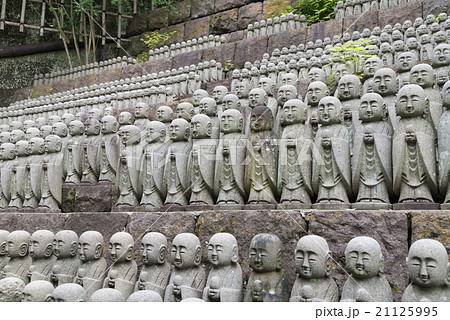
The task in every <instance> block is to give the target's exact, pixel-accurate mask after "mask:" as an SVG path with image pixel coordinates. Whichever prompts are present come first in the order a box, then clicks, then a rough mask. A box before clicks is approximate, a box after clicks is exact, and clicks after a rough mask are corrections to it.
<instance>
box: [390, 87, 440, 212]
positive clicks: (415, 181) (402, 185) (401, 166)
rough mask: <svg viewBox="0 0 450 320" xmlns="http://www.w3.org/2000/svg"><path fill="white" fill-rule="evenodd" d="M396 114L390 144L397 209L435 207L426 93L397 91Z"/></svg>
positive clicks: (432, 145)
mask: <svg viewBox="0 0 450 320" xmlns="http://www.w3.org/2000/svg"><path fill="white" fill-rule="evenodd" d="M397 96H398V98H397V106H396V107H397V114H398V115H399V116H400V120H399V122H398V125H397V128H396V129H395V130H394V136H393V140H392V150H393V153H392V163H393V184H394V193H395V194H396V195H398V196H399V200H398V202H399V204H402V203H404V204H403V205H400V206H399V207H404V205H406V206H411V205H412V206H415V207H420V208H422V207H423V208H425V207H430V204H431V207H435V206H436V205H434V204H433V196H432V195H433V194H437V193H438V185H437V172H436V160H435V157H436V147H435V139H436V135H435V131H434V128H433V126H432V124H431V123H430V122H428V121H427V120H426V119H425V116H426V113H427V112H428V107H429V102H428V99H427V98H426V96H425V91H424V90H423V89H422V88H421V87H420V86H418V85H415V84H410V85H406V86H404V87H403V88H401V89H400V91H399V93H398V95H397Z"/></svg>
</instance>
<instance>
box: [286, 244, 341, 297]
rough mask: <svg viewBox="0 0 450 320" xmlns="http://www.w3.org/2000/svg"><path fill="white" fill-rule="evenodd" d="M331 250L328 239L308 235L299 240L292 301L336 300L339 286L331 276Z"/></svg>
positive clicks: (296, 250)
mask: <svg viewBox="0 0 450 320" xmlns="http://www.w3.org/2000/svg"><path fill="white" fill-rule="evenodd" d="M331 268H332V263H331V252H330V249H329V248H328V243H327V241H326V240H325V239H324V238H322V237H319V236H316V235H307V236H304V237H302V238H301V239H300V240H298V242H297V247H296V249H295V273H297V274H298V277H297V278H296V279H295V283H294V286H293V287H292V291H291V298H290V300H289V301H290V302H309V301H312V302H319V301H327V302H336V301H338V299H339V292H338V287H337V285H336V283H335V282H334V280H333V279H332V278H331V276H330V273H331Z"/></svg>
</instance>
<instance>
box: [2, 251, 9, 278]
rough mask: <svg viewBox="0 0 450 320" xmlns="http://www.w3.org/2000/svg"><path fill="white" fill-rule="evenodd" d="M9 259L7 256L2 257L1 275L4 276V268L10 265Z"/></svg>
mask: <svg viewBox="0 0 450 320" xmlns="http://www.w3.org/2000/svg"><path fill="white" fill-rule="evenodd" d="M8 261H9V257H7V256H6V255H4V256H0V275H1V274H2V270H3V267H4V266H6V265H7V264H8Z"/></svg>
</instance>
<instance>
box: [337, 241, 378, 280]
mask: <svg viewBox="0 0 450 320" xmlns="http://www.w3.org/2000/svg"><path fill="white" fill-rule="evenodd" d="M345 261H346V268H347V271H348V272H349V273H350V274H351V275H352V276H353V277H354V278H356V279H367V278H372V277H375V276H377V275H378V274H379V273H380V272H383V254H382V252H381V247H380V245H379V243H378V242H377V241H376V240H375V239H373V238H370V237H356V238H353V239H352V240H350V242H349V243H348V244H347V247H346V249H345Z"/></svg>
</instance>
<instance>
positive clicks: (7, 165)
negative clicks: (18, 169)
mask: <svg viewBox="0 0 450 320" xmlns="http://www.w3.org/2000/svg"><path fill="white" fill-rule="evenodd" d="M14 161H15V160H3V162H2V164H1V169H0V180H1V191H2V193H1V194H0V208H2V209H4V208H7V207H8V205H9V201H10V200H11V168H12V166H13V164H14Z"/></svg>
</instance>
